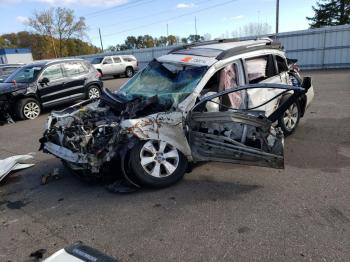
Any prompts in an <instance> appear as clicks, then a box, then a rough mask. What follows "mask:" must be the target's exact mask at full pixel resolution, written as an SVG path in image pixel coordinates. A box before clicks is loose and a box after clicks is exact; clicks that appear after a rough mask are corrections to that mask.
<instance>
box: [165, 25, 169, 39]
mask: <svg viewBox="0 0 350 262" xmlns="http://www.w3.org/2000/svg"><path fill="white" fill-rule="evenodd" d="M166 36H169V24H168V23H167V24H166Z"/></svg>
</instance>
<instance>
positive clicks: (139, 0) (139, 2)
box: [84, 0, 154, 17]
mask: <svg viewBox="0 0 350 262" xmlns="http://www.w3.org/2000/svg"><path fill="white" fill-rule="evenodd" d="M144 1H145V2H144ZM152 1H154V0H135V1H133V2H130V3H126V4H124V5H118V6H114V7H109V8H105V9H102V10H98V11H95V12H91V13H88V14H85V15H84V17H96V16H99V15H101V14H103V13H105V12H109V11H113V10H115V9H118V11H123V10H126V9H130V8H134V7H137V6H140V5H144V4H147V3H150V2H152Z"/></svg>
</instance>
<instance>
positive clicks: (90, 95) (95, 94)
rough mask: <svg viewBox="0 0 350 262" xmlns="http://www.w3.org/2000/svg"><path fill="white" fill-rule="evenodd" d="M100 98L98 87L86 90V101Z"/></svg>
mask: <svg viewBox="0 0 350 262" xmlns="http://www.w3.org/2000/svg"><path fill="white" fill-rule="evenodd" d="M100 96H101V90H100V88H99V87H98V86H95V85H92V86H89V87H88V89H87V99H98V98H100Z"/></svg>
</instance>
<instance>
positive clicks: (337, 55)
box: [278, 25, 350, 69]
mask: <svg viewBox="0 0 350 262" xmlns="http://www.w3.org/2000/svg"><path fill="white" fill-rule="evenodd" d="M278 38H279V40H280V41H281V42H282V43H283V45H284V47H285V49H286V51H287V55H288V57H290V58H297V59H298V60H299V64H300V65H301V66H302V67H303V68H308V69H313V68H314V69H325V68H350V25H343V26H333V27H326V28H321V29H309V30H303V31H295V32H288V33H281V34H279V35H278Z"/></svg>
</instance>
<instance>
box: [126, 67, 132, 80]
mask: <svg viewBox="0 0 350 262" xmlns="http://www.w3.org/2000/svg"><path fill="white" fill-rule="evenodd" d="M125 75H126V77H128V78H131V77H132V76H133V75H134V69H133V68H132V67H130V66H129V67H127V68H126V69H125Z"/></svg>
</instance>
